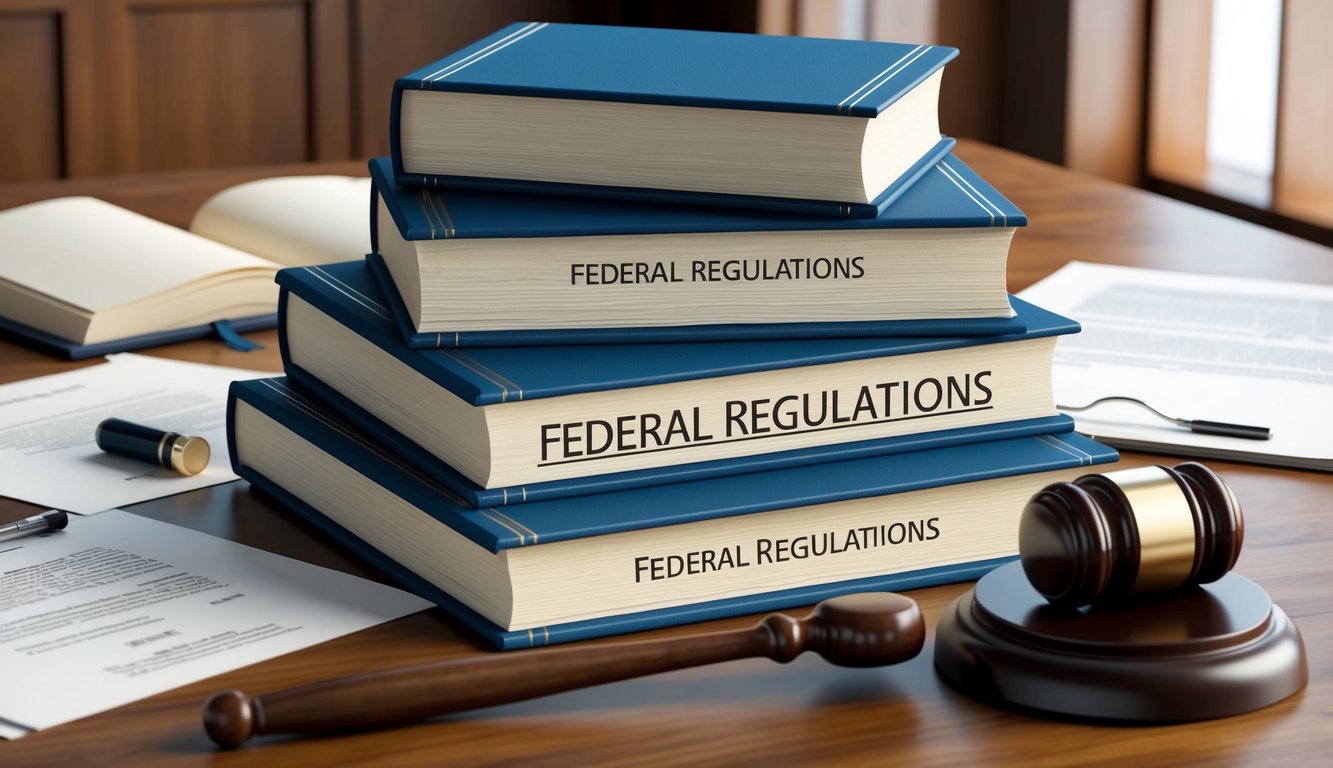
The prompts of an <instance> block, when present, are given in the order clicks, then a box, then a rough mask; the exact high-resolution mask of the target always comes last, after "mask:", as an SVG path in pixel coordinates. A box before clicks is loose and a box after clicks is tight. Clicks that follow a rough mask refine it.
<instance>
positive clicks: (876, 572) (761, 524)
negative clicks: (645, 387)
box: [227, 379, 1116, 648]
mask: <svg viewBox="0 0 1333 768" xmlns="http://www.w3.org/2000/svg"><path fill="white" fill-rule="evenodd" d="M227 423H228V443H229V446H230V451H231V461H232V466H233V468H234V469H235V471H236V472H237V473H238V474H240V475H241V476H243V477H245V478H246V479H248V480H249V481H250V482H251V483H254V484H255V485H257V486H259V487H260V488H262V489H263V490H265V491H266V492H268V493H270V494H272V495H273V496H275V497H276V498H277V499H278V500H280V501H281V502H283V503H284V505H285V506H287V507H288V508H290V509H291V510H292V511H294V512H296V513H298V514H300V515H301V516H302V517H305V518H306V519H308V520H310V521H311V522H312V523H314V524H315V525H316V526H318V527H320V528H321V529H323V530H325V531H326V532H328V533H329V534H330V535H332V536H333V537H334V538H335V539H337V540H338V541H340V542H341V543H343V544H345V545H347V546H349V547H351V548H352V549H354V550H356V551H357V552H358V553H360V554H361V555H362V556H363V557H365V558H366V559H368V560H369V561H371V562H372V563H374V564H375V565H377V566H379V567H380V568H382V569H384V570H385V571H387V572H388V573H389V574H390V575H392V576H394V577H395V578H397V579H399V580H400V581H402V582H403V583H404V584H405V585H406V586H408V587H410V588H412V589H414V590H416V591H418V592H420V593H421V594H423V595H425V596H427V597H429V598H431V599H433V600H435V601H437V602H439V603H440V604H441V605H442V606H443V607H445V608H446V610H448V611H450V612H451V613H453V614H454V615H455V616H457V617H458V618H460V619H461V620H462V621H463V622H464V623H466V624H468V625H469V626H471V627H472V628H473V629H475V630H477V631H478V632H480V633H481V634H482V635H484V636H485V637H486V638H487V639H488V640H490V641H491V642H493V643H495V644H496V645H497V646H500V647H502V648H521V647H529V646H532V645H544V644H548V643H555V642H565V641H569V640H575V639H581V638H584V637H591V636H595V635H601V634H609V633H617V632H628V631H634V630H640V629H649V628H653V627H658V626H663V625H667V624H673V623H678V622H683V621H698V620H702V619H706V618H713V617H718V616H724V615H729V614H734V613H745V612H751V611H758V610H767V609H772V608H782V607H791V606H795V605H801V604H805V603H810V602H814V601H816V600H819V599H822V598H824V597H828V596H831V595H835V594H840V593H844V592H850V591H864V590H886V589H908V588H912V587H917V586H925V585H927V584H934V583H942V582H947V581H956V580H961V579H969V578H975V577H977V576H978V575H980V574H981V573H983V572H985V570H987V569H989V568H990V567H992V566H994V565H995V564H997V563H999V562H1003V561H1004V560H1005V559H1007V558H1010V557H1012V556H1013V554H1014V552H1015V551H1016V548H1017V524H1018V518H1019V513H1020V512H1021V510H1022V508H1023V505H1024V503H1025V502H1026V500H1027V499H1028V498H1029V497H1031V495H1032V494H1033V493H1035V492H1036V491H1037V490H1039V489H1040V488H1042V487H1043V486H1045V485H1046V484H1048V483H1050V482H1052V481H1054V480H1057V479H1072V477H1074V476H1076V475H1078V474H1084V473H1085V472H1086V471H1087V469H1086V468H1087V467H1090V466H1092V465H1095V464H1101V463H1105V462H1110V461H1114V460H1115V459H1116V453H1115V451H1113V450H1112V449H1110V448H1106V447H1105V446H1102V445H1099V444H1098V443H1096V442H1094V441H1092V440H1090V439H1087V438H1084V437H1082V436H1080V435H1076V434H1066V435H1058V436H1055V435H1042V436H1035V437H1024V438H1016V439H1009V440H1001V441H996V442H990V443H977V444H971V445H963V446H954V447H949V448H938V449H934V450H927V451H917V452H913V453H905V454H898V455H894V456H876V457H869V458H863V459H858V460H852V461H842V462H834V463H829V464H820V465H812V466H806V467H794V468H788V469H783V470H778V471H770V472H762V473H757V474H750V475H740V476H731V477H721V478H714V479H709V480H700V481H695V482H690V483H677V484H674V485H668V486H662V487H659V488H652V489H639V490H630V491H620V492H615V493H605V494H598V495H595V496H587V497H578V498H570V499H558V500H552V501H546V502H533V503H530V504H525V505H521V506H518V507H513V508H510V509H506V510H504V511H501V510H499V509H495V508H487V509H471V508H469V507H467V506H466V505H464V504H462V503H460V501H461V500H460V499H458V498H457V497H456V496H455V495H454V494H453V493H452V492H451V491H450V490H449V489H447V488H445V487H443V486H440V485H438V484H436V483H434V482H433V481H432V480H431V479H430V478H429V477H427V476H425V475H423V474H421V473H419V472H417V471H416V470H415V469H414V468H413V467H412V466H411V465H409V464H407V463H405V462H403V461H402V460H401V459H400V458H399V457H398V456H397V455H396V454H394V453H393V452H392V451H389V450H388V449H386V448H385V447H384V446H381V445H380V444H379V443H377V442H376V441H374V440H373V439H370V438H369V437H367V436H366V435H364V434H362V433H360V432H359V431H358V430H356V429H355V428H354V427H352V426H351V425H350V424H347V423H346V422H344V421H342V420H341V419H340V418H339V417H338V416H337V415H335V413H334V411H333V409H329V408H327V407H326V406H325V405H324V404H322V403H321V402H320V401H318V400H316V399H311V398H307V397H305V396H304V395H303V394H302V393H301V392H300V391H299V390H295V389H293V388H291V387H289V386H288V385H287V384H286V382H285V381H284V380H282V379H264V380H255V381H239V382H235V383H234V384H232V388H231V396H230V398H229V403H228V416H227Z"/></svg>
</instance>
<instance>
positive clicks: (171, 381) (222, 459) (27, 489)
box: [0, 354, 273, 515]
mask: <svg viewBox="0 0 1333 768" xmlns="http://www.w3.org/2000/svg"><path fill="white" fill-rule="evenodd" d="M107 361H108V362H106V363H104V364H102V365H95V366H92V367H90V368H80V369H79V370H76V371H70V372H69V373H58V374H55V375H53V376H42V377H40V378H36V379H27V380H25V381H18V382H15V383H13V384H6V385H4V386H0V496H9V497H12V498H16V499H22V500H24V501H29V502H32V503H34V504H40V505H42V506H48V507H54V508H56V509H63V510H65V511H67V512H77V513H79V514H81V515H87V514H92V513H94V512H101V511H102V510H104V509H112V508H114V507H123V506H126V505H128V504H134V503H136V502H140V501H147V500H148V499H157V498H161V497H163V496H170V495H172V494H177V493H182V492H184V491H190V490H194V489H195V488H204V487H207V486H210V485H217V484H218V483H225V482H227V481H229V480H235V479H236V475H234V474H232V471H231V465H230V462H229V461H228V459H227V430H226V415H227V387H228V386H230V384H231V382H232V381H233V380H235V379H254V378H259V377H261V376H271V375H273V374H270V373H261V372H257V371H248V370H243V369H240V368H222V367H219V366H213V365H201V364H198V363H183V362H178V361H175V360H163V359H161V358H156V357H148V356H144V355H134V354H119V355H111V356H110V357H108V358H107ZM112 416H114V417H117V418H121V419H125V420H127V421H132V422H137V423H140V424H144V425H146V426H149V427H154V428H157V429H162V430H164V431H169V432H178V433H181V434H187V435H199V436H201V437H203V438H204V439H205V440H207V441H208V445H209V448H210V450H211V453H212V458H211V460H210V461H209V463H208V468H207V469H205V470H204V471H203V472H201V473H200V474H198V475H195V476H194V477H182V476H181V475H178V474H176V473H175V472H172V471H171V470H169V469H164V468H162V467H159V466H155V465H152V464H147V463H144V462H139V461H135V460H133V459H129V458H125V457H123V456H113V455H111V454H108V453H103V452H102V451H101V450H100V449H99V448H98V447H97V444H96V443H95V442H94V433H95V432H96V429H97V425H98V423H100V422H101V421H102V420H103V419H105V418H108V417H112Z"/></svg>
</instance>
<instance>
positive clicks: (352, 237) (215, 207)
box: [190, 176, 370, 266]
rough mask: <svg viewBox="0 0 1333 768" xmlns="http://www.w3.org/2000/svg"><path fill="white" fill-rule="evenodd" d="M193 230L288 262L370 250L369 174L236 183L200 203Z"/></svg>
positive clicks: (355, 254) (317, 261)
mask: <svg viewBox="0 0 1333 768" xmlns="http://www.w3.org/2000/svg"><path fill="white" fill-rule="evenodd" d="M190 231H191V232H194V233H196V234H199V235H202V236H204V237H207V238H209V239H211V240H216V241H218V242H220V243H226V244H227V245H230V246H232V247H235V248H239V249H240V250H242V251H246V252H249V253H253V254H257V255H259V256H263V257H264V258H267V259H270V260H272V261H275V262H278V263H279V264H282V265H284V266H304V265H307V264H327V263H329V262H335V261H352V260H355V259H360V258H362V257H364V256H365V255H366V253H367V252H368V251H369V250H370V179H368V178H367V179H357V178H352V177H350V176H286V177H281V178H275V179H260V180H259V181H252V182H248V183H245V184H238V185H237V186H234V187H231V188H229V189H224V190H223V191H221V192H219V193H218V194H216V195H214V196H213V197H212V198H210V199H209V200H208V201H207V202H205V203H204V204H203V206H201V207H200V208H199V211H198V213H196V214H195V217H194V221H192V222H191V223H190Z"/></svg>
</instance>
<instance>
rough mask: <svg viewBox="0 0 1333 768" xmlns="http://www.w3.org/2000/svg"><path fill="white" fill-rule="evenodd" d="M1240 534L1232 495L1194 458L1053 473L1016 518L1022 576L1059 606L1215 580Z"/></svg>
mask: <svg viewBox="0 0 1333 768" xmlns="http://www.w3.org/2000/svg"><path fill="white" fill-rule="evenodd" d="M1244 540H1245V518H1244V516H1243V515H1242V513H1241V508H1240V504H1239V503H1238V502H1237V501H1236V497H1235V495H1234V494H1232V492H1231V489H1230V488H1228V487H1227V485H1226V483H1224V482H1223V481H1222V478H1220V477H1218V476H1217V474H1216V473H1214V472H1213V471H1212V470H1211V469H1209V468H1208V467H1205V466H1204V465H1202V464H1198V463H1195V462H1186V463H1184V464H1177V465H1176V466H1174V467H1142V468H1139V469H1123V470H1119V471H1116V472H1107V473H1105V474H1099V475H1085V476H1083V477H1080V478H1078V479H1077V480H1075V481H1073V482H1072V483H1052V484H1051V485H1048V486H1046V487H1045V488H1043V489H1042V490H1041V491H1039V492H1038V493H1037V494H1036V495H1035V496H1033V497H1032V500H1031V501H1029V502H1028V504H1027V506H1026V507H1025V508H1024V509H1023V516H1022V518H1021V520H1020V522H1019V528H1018V551H1019V556H1020V558H1021V559H1022V561H1023V572H1024V573H1025V574H1026V575H1027V578H1028V581H1029V582H1030V583H1031V584H1032V586H1033V587H1034V588H1035V589H1036V590H1037V591H1038V592H1039V593H1041V594H1042V595H1043V596H1044V597H1045V598H1046V599H1047V600H1048V601H1050V602H1051V604H1053V605H1058V606H1064V607H1079V606H1084V605H1089V604H1092V603H1107V602H1115V601H1123V600H1125V599H1131V598H1139V597H1141V596H1145V595H1152V594H1156V593H1165V592H1171V591H1173V590H1176V589H1179V588H1181V587H1185V586H1188V585H1193V584H1208V583H1211V582H1214V581H1217V580H1218V579H1220V578H1222V577H1223V576H1225V575H1226V574H1227V572H1228V571H1230V570H1231V568H1232V566H1234V565H1235V564H1236V558H1238V557H1240V548H1241V544H1242V543H1243V542H1244Z"/></svg>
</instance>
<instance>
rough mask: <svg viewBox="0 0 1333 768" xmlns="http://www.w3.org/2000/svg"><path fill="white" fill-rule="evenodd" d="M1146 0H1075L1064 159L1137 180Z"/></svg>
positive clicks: (1108, 175)
mask: <svg viewBox="0 0 1333 768" xmlns="http://www.w3.org/2000/svg"><path fill="white" fill-rule="evenodd" d="M1146 24H1147V7H1146V4H1145V0H1118V2H1114V3H1108V2H1104V1H1103V0H1073V2H1072V4H1071V7H1070V17H1069V82H1068V89H1069V90H1068V98H1069V101H1068V104H1067V106H1066V109H1065V165H1066V166H1068V167H1070V168H1073V169H1074V170H1076V171H1083V172H1084V173H1091V174H1094V175H1096V176H1101V177H1102V178H1104V179H1112V180H1114V181H1119V182H1121V183H1124V184H1137V183H1138V182H1139V178H1140V176H1141V175H1142V165H1143V161H1142V157H1143V139H1142V133H1143V104H1144V92H1143V59H1144V55H1145V50H1144V49H1145V47H1146V43H1147V40H1146V36H1145V35H1144V30H1145V29H1146V27H1145V25H1146Z"/></svg>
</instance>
